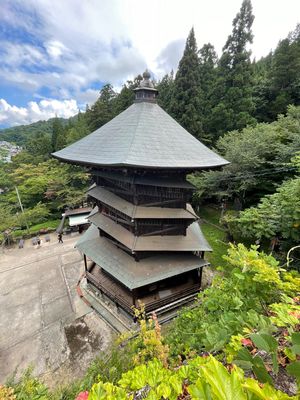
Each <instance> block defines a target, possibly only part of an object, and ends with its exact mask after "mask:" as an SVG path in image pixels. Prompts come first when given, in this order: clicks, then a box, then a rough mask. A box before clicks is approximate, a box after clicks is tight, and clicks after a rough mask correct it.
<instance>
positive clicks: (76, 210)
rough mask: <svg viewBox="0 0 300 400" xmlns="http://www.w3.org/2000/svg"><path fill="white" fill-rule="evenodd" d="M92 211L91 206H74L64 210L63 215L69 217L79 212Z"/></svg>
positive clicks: (86, 212) (87, 212)
mask: <svg viewBox="0 0 300 400" xmlns="http://www.w3.org/2000/svg"><path fill="white" fill-rule="evenodd" d="M91 211H92V207H81V208H74V209H69V210H66V211H65V213H64V214H65V216H66V217H69V216H70V215H79V214H87V215H88V214H89V213H90V212H91Z"/></svg>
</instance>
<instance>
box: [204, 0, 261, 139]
mask: <svg viewBox="0 0 300 400" xmlns="http://www.w3.org/2000/svg"><path fill="white" fill-rule="evenodd" d="M253 20H254V16H253V14H252V5H251V1H250V0H244V1H243V3H242V6H241V9H240V11H239V13H238V14H237V15H236V17H235V18H234V20H233V30H232V34H231V35H230V36H229V37H228V39H227V42H226V44H225V46H224V48H223V54H222V56H221V58H220V61H219V68H218V79H217V83H216V86H215V104H216V105H215V107H214V108H213V109H212V116H211V121H212V123H211V125H210V126H211V131H213V132H214V133H215V134H216V135H217V136H218V135H220V134H222V133H224V132H226V131H229V130H233V129H241V128H243V127H245V126H246V125H248V124H253V123H254V122H255V119H254V118H253V116H252V114H253V112H254V102H253V98H252V90H253V89H252V83H253V81H252V79H253V76H252V75H253V73H252V66H251V61H250V51H249V50H248V49H247V47H248V45H249V44H250V43H252V40H253V34H252V30H251V27H252V24H253Z"/></svg>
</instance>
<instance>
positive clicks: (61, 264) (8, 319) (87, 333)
mask: <svg viewBox="0 0 300 400" xmlns="http://www.w3.org/2000/svg"><path fill="white" fill-rule="evenodd" d="M41 238H42V244H41V246H40V247H39V248H38V247H35V246H33V245H32V244H31V241H30V240H27V241H25V246H24V248H23V249H18V248H17V247H15V248H11V249H5V250H4V252H2V253H0V313H1V314H0V383H1V382H4V381H5V380H6V379H7V378H8V377H9V376H10V375H11V374H12V373H14V372H15V371H17V375H19V374H20V372H21V371H22V370H23V369H24V368H27V367H28V365H29V364H32V365H33V367H34V373H35V374H36V375H43V376H44V377H45V380H46V381H48V382H47V383H50V385H51V384H52V383H53V384H54V383H57V382H59V383H63V382H65V381H68V380H70V379H72V378H74V377H76V376H79V375H81V374H82V373H83V372H84V369H85V368H86V367H87V365H88V363H89V362H90V361H91V359H92V358H94V357H95V355H96V354H97V352H99V351H101V350H103V349H104V348H105V347H106V346H107V345H108V343H109V341H110V339H111V330H110V328H109V327H108V326H107V325H106V324H105V323H104V322H103V321H101V320H100V319H99V318H98V317H97V315H95V313H94V312H91V309H90V308H89V307H88V306H87V305H86V304H85V303H84V302H83V301H82V300H81V299H80V298H79V297H78V295H77V293H76V289H75V287H76V283H77V281H78V279H79V277H80V275H81V273H82V272H83V262H82V257H81V255H80V253H79V252H78V251H77V250H76V249H74V244H75V243H76V241H77V240H78V234H75V236H64V237H63V239H64V243H63V244H59V243H57V238H56V235H51V241H50V243H45V241H44V240H43V237H42V236H41Z"/></svg>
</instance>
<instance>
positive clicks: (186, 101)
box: [170, 28, 203, 139]
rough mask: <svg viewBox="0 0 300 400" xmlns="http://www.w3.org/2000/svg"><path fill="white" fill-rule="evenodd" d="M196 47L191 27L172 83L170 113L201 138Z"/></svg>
mask: <svg viewBox="0 0 300 400" xmlns="http://www.w3.org/2000/svg"><path fill="white" fill-rule="evenodd" d="M200 104H201V91H200V75H199V58H198V49H197V43H196V39H195V33H194V29H193V28H192V29H191V31H190V33H189V36H188V38H187V41H186V45H185V49H184V53H183V56H182V59H181V60H180V62H179V66H178V71H177V73H176V77H175V80H174V85H173V96H172V100H171V104H170V111H171V115H172V116H173V117H174V118H175V119H176V120H177V121H178V122H179V123H180V124H181V125H182V126H183V127H184V128H185V129H186V130H187V131H188V132H190V133H191V134H192V135H194V136H195V137H197V138H198V139H201V137H202V132H203V130H202V122H201V117H200V115H199V113H198V111H199V109H200Z"/></svg>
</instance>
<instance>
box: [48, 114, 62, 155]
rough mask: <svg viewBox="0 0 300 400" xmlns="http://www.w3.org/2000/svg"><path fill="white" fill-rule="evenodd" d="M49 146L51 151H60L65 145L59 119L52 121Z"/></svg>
mask: <svg viewBox="0 0 300 400" xmlns="http://www.w3.org/2000/svg"><path fill="white" fill-rule="evenodd" d="M51 145H52V151H57V150H60V149H62V148H63V147H64V145H65V128H64V126H63V124H62V122H61V120H60V119H59V118H55V119H54V120H53V125H52V137H51Z"/></svg>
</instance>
